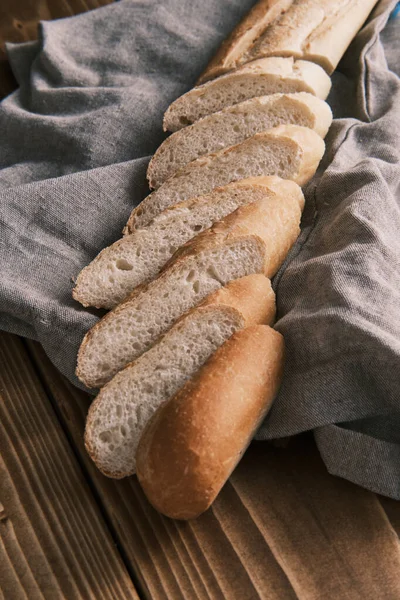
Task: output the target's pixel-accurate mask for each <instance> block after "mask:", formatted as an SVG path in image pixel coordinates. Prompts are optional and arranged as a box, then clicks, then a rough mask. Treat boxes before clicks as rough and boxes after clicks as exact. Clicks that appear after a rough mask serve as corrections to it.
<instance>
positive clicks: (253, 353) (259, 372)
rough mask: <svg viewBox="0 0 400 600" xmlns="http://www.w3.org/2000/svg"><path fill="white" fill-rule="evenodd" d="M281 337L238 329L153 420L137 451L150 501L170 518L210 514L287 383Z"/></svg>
mask: <svg viewBox="0 0 400 600" xmlns="http://www.w3.org/2000/svg"><path fill="white" fill-rule="evenodd" d="M283 368H284V340H283V337H282V335H281V334H280V333H278V332H277V331H274V330H273V329H271V327H267V326H266V325H255V326H253V327H247V328H245V329H242V330H240V331H237V332H236V333H234V334H233V335H232V337H230V338H229V340H227V341H226V342H225V343H224V344H223V345H222V346H221V347H220V348H218V350H217V351H216V352H215V354H213V355H212V356H211V357H210V358H209V359H208V361H207V362H206V363H205V364H204V365H203V366H202V367H201V369H200V370H199V371H198V372H197V373H196V374H195V375H194V377H193V378H192V379H190V380H189V381H187V382H186V383H185V385H184V386H183V387H182V388H181V389H180V390H179V391H178V392H177V393H176V394H175V395H174V396H173V397H172V398H170V399H169V400H168V401H167V402H165V403H164V404H163V405H162V406H160V408H159V409H158V410H157V411H156V413H155V414H154V415H153V417H152V418H151V420H150V421H149V423H148V424H147V425H146V427H145V430H144V431H143V435H142V437H141V439H140V442H139V446H138V449H137V475H138V480H139V483H140V485H141V486H142V488H143V491H144V493H145V494H146V496H147V499H148V500H149V501H150V502H151V504H152V505H153V506H154V508H156V509H157V510H158V511H160V512H161V513H163V514H164V515H167V516H168V517H171V518H173V519H194V518H195V517H197V516H198V515H199V514H201V513H202V512H204V511H205V510H207V508H208V507H209V506H210V505H211V504H212V502H213V501H214V500H215V498H216V496H217V495H218V493H219V491H220V490H221V488H222V487H223V485H224V484H225V482H226V481H227V479H228V477H229V476H230V474H231V473H232V471H233V469H234V468H235V467H236V465H237V463H238V462H239V460H240V459H241V457H242V456H243V453H244V452H245V450H246V448H247V447H248V445H249V444H250V442H251V439H252V437H253V436H254V434H255V432H256V431H257V429H258V427H259V426H260V425H261V423H262V421H263V419H264V418H265V416H266V414H267V412H268V410H269V408H270V406H271V404H272V402H273V400H274V398H275V396H276V394H277V392H278V390H279V386H280V383H281V380H282V374H283Z"/></svg>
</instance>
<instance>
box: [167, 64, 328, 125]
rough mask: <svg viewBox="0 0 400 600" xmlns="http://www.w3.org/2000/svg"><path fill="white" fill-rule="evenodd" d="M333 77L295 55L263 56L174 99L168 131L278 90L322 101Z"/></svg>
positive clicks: (170, 108) (168, 110)
mask: <svg viewBox="0 0 400 600" xmlns="http://www.w3.org/2000/svg"><path fill="white" fill-rule="evenodd" d="M330 89H331V80H330V78H329V77H328V75H327V74H326V73H325V71H324V70H323V69H322V68H321V67H320V66H318V65H315V64H313V63H310V62H306V61H304V60H297V61H294V60H293V58H291V57H287V58H262V59H260V60H255V61H253V62H250V63H249V64H247V65H245V66H243V67H241V68H239V69H237V70H236V71H234V72H233V73H228V74H227V75H222V76H221V77H218V78H217V79H214V80H212V81H209V82H207V83H205V84H203V85H201V86H198V87H195V88H193V89H191V90H189V91H188V92H186V94H183V96H180V97H179V98H177V100H175V102H173V103H172V104H171V105H170V106H169V107H168V109H167V110H166V112H165V115H164V122H163V127H164V131H178V129H182V127H186V125H191V124H192V123H194V122H195V121H198V120H199V119H201V118H203V117H206V116H207V115H209V114H211V113H215V112H217V111H220V110H222V109H223V108H226V107H227V106H232V105H233V104H238V103H239V102H243V101H244V100H249V99H250V98H254V97H256V96H268V95H270V94H276V93H293V92H309V93H310V94H314V96H318V97H319V98H321V99H322V100H325V98H326V97H327V96H328V94H329V90H330Z"/></svg>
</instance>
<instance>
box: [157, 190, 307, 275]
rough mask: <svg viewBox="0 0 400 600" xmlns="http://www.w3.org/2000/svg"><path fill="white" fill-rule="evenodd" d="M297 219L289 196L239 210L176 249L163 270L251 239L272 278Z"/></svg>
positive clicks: (295, 230)
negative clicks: (259, 244) (258, 245)
mask: <svg viewBox="0 0 400 600" xmlns="http://www.w3.org/2000/svg"><path fill="white" fill-rule="evenodd" d="M300 219H301V208H300V205H299V202H298V199H297V198H296V197H293V196H287V197H286V198H284V199H281V200H280V201H279V199H278V198H266V199H263V200H258V201H257V202H253V203H252V204H248V205H245V206H241V207H240V208H238V209H236V210H235V211H234V212H233V213H231V214H230V215H228V216H227V217H225V219H223V220H222V221H220V222H218V223H215V224H214V225H213V226H212V227H211V228H210V229H207V230H206V231H203V232H202V233H200V234H199V235H197V236H196V237H195V238H194V239H193V240H190V241H189V242H188V243H187V244H184V245H183V246H182V247H181V248H179V250H177V251H176V252H175V254H174V255H173V256H172V258H171V260H170V261H169V262H168V263H167V264H166V266H165V269H168V268H169V267H170V266H171V265H175V264H177V263H179V262H181V261H184V260H185V259H187V258H189V257H190V256H193V255H199V254H200V253H201V252H202V251H203V250H208V249H210V248H212V247H215V246H219V245H221V244H229V243H230V242H232V241H233V240H235V239H238V238H243V239H246V238H247V237H249V236H255V237H257V238H258V239H259V240H260V241H261V242H262V243H263V244H264V251H265V264H264V274H265V275H266V276H267V277H273V275H275V273H276V271H277V269H278V268H279V267H280V265H281V264H282V261H283V259H284V257H285V256H286V253H287V252H288V251H289V249H290V247H291V246H292V244H293V243H294V242H295V240H296V238H297V236H298V235H299V233H300V228H299V225H300ZM272 230H274V231H273V232H272Z"/></svg>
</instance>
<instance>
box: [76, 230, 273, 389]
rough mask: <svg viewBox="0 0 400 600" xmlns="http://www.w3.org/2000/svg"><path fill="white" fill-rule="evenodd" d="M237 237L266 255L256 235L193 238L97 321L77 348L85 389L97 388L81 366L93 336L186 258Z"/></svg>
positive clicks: (79, 376)
mask: <svg viewBox="0 0 400 600" xmlns="http://www.w3.org/2000/svg"><path fill="white" fill-rule="evenodd" d="M208 231H210V230H208ZM239 237H240V239H242V240H243V242H244V243H246V242H248V241H249V240H251V241H252V242H254V243H255V244H257V245H258V247H259V250H260V254H264V256H265V254H266V249H265V244H264V242H263V241H262V239H261V238H259V237H258V236H257V235H238V236H237V237H236V238H234V239H229V240H227V239H226V236H224V235H223V234H222V233H221V234H219V235H213V234H212V233H211V232H210V236H209V239H208V240H202V241H201V243H196V240H197V238H195V239H194V240H192V242H190V244H191V248H190V247H188V248H186V249H185V252H184V253H183V254H182V255H181V254H180V251H178V252H176V253H175V254H174V256H173V258H172V259H171V261H169V262H168V263H167V264H166V265H165V267H164V269H163V270H162V271H161V272H160V274H159V275H158V277H157V278H156V279H154V280H153V281H151V282H150V283H148V284H143V285H140V286H139V287H138V288H136V290H134V291H133V292H132V294H131V295H130V296H128V298H127V299H126V300H124V301H123V302H122V303H121V304H119V305H118V306H116V307H115V308H114V309H113V310H111V311H110V312H109V313H107V314H106V315H105V316H104V317H103V318H102V319H100V321H98V322H97V323H96V324H95V325H94V326H93V327H92V328H91V329H90V330H89V331H88V332H87V333H86V335H85V337H84V338H83V341H82V344H81V346H80V348H79V352H78V359H77V367H76V376H77V377H78V378H79V379H80V380H81V381H82V383H84V385H86V387H88V388H96V387H98V383H97V381H96V382H95V381H93V380H91V379H90V377H88V376H87V375H85V371H84V368H83V367H82V364H83V363H84V360H85V354H86V352H87V351H88V348H89V344H90V342H91V341H92V338H93V336H94V334H95V333H96V332H97V331H98V330H99V329H101V328H103V327H105V326H107V323H108V321H109V320H112V319H114V318H115V317H116V316H118V314H119V313H120V312H121V311H124V310H125V308H126V306H127V305H130V304H132V303H134V302H137V301H138V300H140V297H141V296H144V297H145V295H146V292H147V291H148V289H149V286H152V285H158V283H159V282H160V279H161V278H164V279H166V278H168V277H169V274H170V270H172V269H179V267H180V266H181V263H182V262H184V261H185V260H186V259H187V258H188V257H190V256H195V255H197V254H198V253H199V252H200V251H201V250H207V249H209V248H211V247H213V246H219V245H222V244H225V245H229V243H234V242H236V241H237V239H238V238H239ZM263 270H264V271H265V270H266V265H265V267H264V269H263Z"/></svg>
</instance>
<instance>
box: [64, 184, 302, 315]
mask: <svg viewBox="0 0 400 600" xmlns="http://www.w3.org/2000/svg"><path fill="white" fill-rule="evenodd" d="M288 195H290V196H293V197H295V198H297V200H298V202H299V205H300V206H301V208H302V207H303V205H304V197H303V194H302V191H301V188H300V187H299V186H298V185H297V184H296V183H294V182H293V181H286V180H284V179H280V178H279V177H255V178H252V179H241V180H240V181H237V182H236V183H230V184H228V185H227V186H225V187H221V188H216V189H215V190H213V191H212V192H211V193H210V194H206V195H205V196H199V197H197V198H192V199H191V200H187V201H185V202H181V203H180V204H177V205H175V206H173V207H171V208H169V209H167V210H165V211H164V212H162V213H160V214H159V215H158V216H157V217H155V219H154V220H153V221H152V222H151V223H150V225H149V226H148V227H146V228H145V229H139V230H133V231H132V232H131V233H130V234H129V235H126V236H125V237H124V238H122V239H121V240H118V241H117V242H115V243H114V244H112V246H109V247H108V248H105V249H104V250H102V251H101V252H100V254H99V255H98V256H97V257H96V258H95V259H94V260H93V261H92V262H91V263H90V265H88V266H87V267H85V269H83V271H81V273H80V274H79V276H78V278H77V281H76V285H75V288H74V290H73V296H74V298H75V300H78V301H79V302H81V303H82V304H83V305H84V306H96V307H97V308H107V309H111V308H114V307H115V306H116V305H117V304H119V303H120V302H121V301H122V300H124V299H125V298H126V297H127V296H128V295H129V294H130V293H131V292H132V291H133V289H134V288H135V287H137V286H138V285H141V284H142V283H147V282H149V281H151V280H152V279H154V278H155V277H156V275H157V274H158V273H159V271H160V270H161V268H162V267H163V266H164V265H165V263H166V262H167V261H168V260H169V259H170V258H171V256H172V254H173V253H174V252H175V251H176V250H177V249H178V248H180V247H181V246H183V245H184V244H185V243H186V242H187V241H189V240H190V239H191V238H193V237H194V236H195V235H197V234H199V233H200V232H201V231H204V230H205V229H208V228H209V227H211V225H212V224H213V223H215V222H217V221H220V220H221V219H223V218H224V217H226V216H227V215H228V214H230V213H231V212H233V211H234V210H236V209H237V208H239V206H244V205H246V204H251V203H252V202H256V201H257V200H261V199H268V198H272V197H275V198H276V201H279V199H280V198H283V197H285V196H288Z"/></svg>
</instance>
